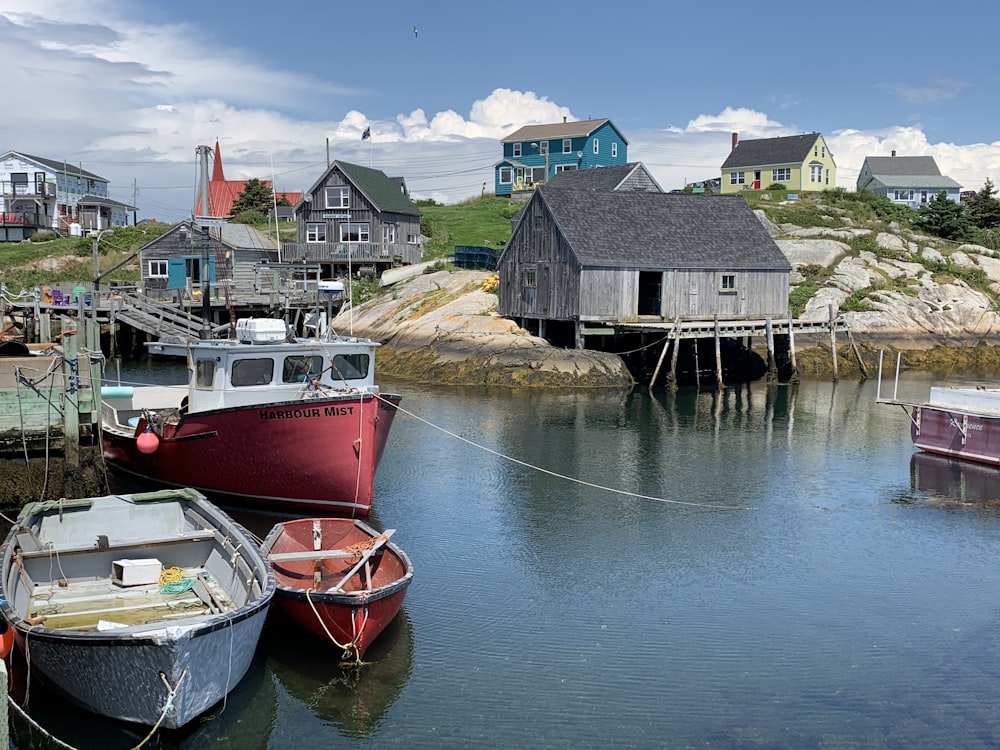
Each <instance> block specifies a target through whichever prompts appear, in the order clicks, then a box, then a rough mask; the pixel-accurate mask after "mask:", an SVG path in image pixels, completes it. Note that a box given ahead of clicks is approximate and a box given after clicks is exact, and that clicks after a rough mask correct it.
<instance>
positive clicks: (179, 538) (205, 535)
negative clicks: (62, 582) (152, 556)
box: [18, 529, 215, 560]
mask: <svg viewBox="0 0 1000 750" xmlns="http://www.w3.org/2000/svg"><path fill="white" fill-rule="evenodd" d="M207 539H215V531H214V530H213V529H193V530H191V531H185V532H182V533H180V534H177V535H176V536H170V537H165V538H162V539H135V540H129V541H125V542H119V543H118V544H111V545H108V546H107V547H101V549H106V550H126V549H136V548H139V549H143V548H149V547H168V546H172V545H177V544H185V543H188V542H200V541H205V540H207ZM97 546H98V545H97V543H96V542H95V543H94V544H89V545H82V544H74V545H71V546H56V547H51V548H50V547H46V546H45V545H42V547H41V548H40V549H37V550H26V549H24V548H23V547H22V549H21V551H20V552H19V553H18V554H19V555H20V557H21V558H22V559H25V560H29V559H32V558H38V557H48V556H49V555H51V554H59V555H72V554H74V553H80V552H87V553H90V552H93V551H94V550H95V549H96V548H97Z"/></svg>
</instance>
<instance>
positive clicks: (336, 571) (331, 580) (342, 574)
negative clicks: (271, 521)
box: [261, 518, 413, 662]
mask: <svg viewBox="0 0 1000 750" xmlns="http://www.w3.org/2000/svg"><path fill="white" fill-rule="evenodd" d="M393 532H394V529H388V530H386V531H384V532H382V533H379V532H378V531H376V530H375V529H373V528H372V527H371V526H369V525H368V524H366V523H364V522H362V521H360V520H357V519H350V518H299V519H293V520H289V521H284V522H282V523H279V524H276V525H275V526H274V527H273V528H272V529H271V531H270V533H268V535H267V537H266V538H265V539H264V541H263V543H262V544H261V551H262V552H263V553H264V556H265V557H266V558H267V559H268V561H269V562H270V563H271V568H272V569H273V570H274V578H275V582H276V588H275V600H274V601H275V604H276V605H277V607H278V608H279V609H281V610H282V611H283V612H284V613H285V614H286V615H288V617H289V618H290V619H291V620H293V621H294V622H295V623H296V624H297V625H299V626H301V627H303V628H305V629H306V630H308V631H309V632H311V633H313V634H314V635H316V636H318V637H319V638H322V639H324V640H327V641H330V642H331V643H333V644H334V645H336V646H337V647H338V648H341V649H343V651H344V659H345V660H347V661H354V662H360V661H361V659H362V658H363V657H364V655H365V651H366V650H367V649H368V647H369V646H370V645H371V644H372V641H374V640H375V639H376V638H377V637H378V635H379V634H380V633H381V632H382V631H383V630H385V628H386V626H387V625H388V624H389V623H390V622H391V621H392V619H393V618H394V617H395V616H396V614H397V613H398V612H399V608H400V607H401V606H402V605H403V598H404V597H405V596H406V589H407V587H408V586H409V585H410V582H411V581H412V580H413V565H412V564H411V563H410V559H409V557H407V556H406V553H404V552H403V551H402V550H401V549H399V547H397V546H396V545H395V544H393V543H392V542H390V541H389V538H390V537H391V536H392V534H393Z"/></svg>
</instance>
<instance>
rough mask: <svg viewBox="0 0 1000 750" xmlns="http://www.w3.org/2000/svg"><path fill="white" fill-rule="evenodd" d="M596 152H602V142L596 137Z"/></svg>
mask: <svg viewBox="0 0 1000 750" xmlns="http://www.w3.org/2000/svg"><path fill="white" fill-rule="evenodd" d="M594 153H595V154H599V153H601V142H600V141H599V140H597V139H596V138H595V139H594Z"/></svg>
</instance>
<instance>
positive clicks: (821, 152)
mask: <svg viewBox="0 0 1000 750" xmlns="http://www.w3.org/2000/svg"><path fill="white" fill-rule="evenodd" d="M819 155H820V156H822V157H823V158H824V159H825V158H826V146H820V148H819Z"/></svg>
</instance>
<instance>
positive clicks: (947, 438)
mask: <svg viewBox="0 0 1000 750" xmlns="http://www.w3.org/2000/svg"><path fill="white" fill-rule="evenodd" d="M896 375H897V382H898V375H899V359H898V357H897V362H896ZM878 388H879V390H878V395H877V396H876V401H877V402H878V403H883V404H895V405H898V406H901V407H903V410H904V411H906V413H907V415H908V416H909V418H910V438H911V439H912V440H913V445H914V447H916V448H919V449H920V450H922V451H926V452H927V453H935V454H938V455H941V456H952V457H954V458H961V459H965V460H967V461H976V462H978V463H983V464H993V465H1000V389H996V388H985V387H983V386H976V387H964V388H962V387H958V388H954V387H943V386H935V387H932V388H931V389H930V396H929V397H928V399H927V400H926V401H923V402H919V403H917V402H910V401H900V400H899V399H897V398H896V392H895V388H894V392H893V397H892V398H891V399H889V398H882V395H881V393H882V362H881V361H880V362H879V384H878Z"/></svg>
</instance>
